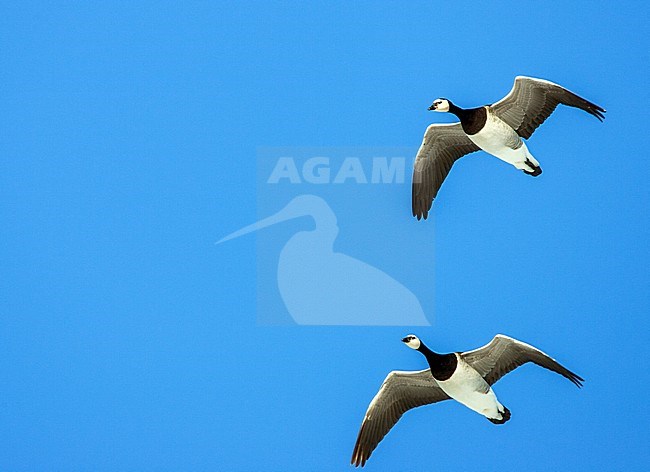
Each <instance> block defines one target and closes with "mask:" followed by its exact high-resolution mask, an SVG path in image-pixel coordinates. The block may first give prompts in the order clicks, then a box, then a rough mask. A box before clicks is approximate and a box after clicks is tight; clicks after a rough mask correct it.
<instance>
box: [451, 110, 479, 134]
mask: <svg viewBox="0 0 650 472" xmlns="http://www.w3.org/2000/svg"><path fill="white" fill-rule="evenodd" d="M449 113H453V114H454V115H456V116H457V117H458V119H459V120H460V124H461V125H462V126H463V131H465V133H467V134H469V135H473V134H476V133H478V132H479V131H481V129H483V126H484V125H485V122H486V120H487V110H486V109H485V107H478V108H469V109H467V110H466V109H464V108H460V107H457V106H456V105H454V104H453V103H451V102H449Z"/></svg>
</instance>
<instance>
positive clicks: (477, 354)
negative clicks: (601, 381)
mask: <svg viewBox="0 0 650 472" xmlns="http://www.w3.org/2000/svg"><path fill="white" fill-rule="evenodd" d="M461 355H462V356H463V358H464V359H465V361H467V363H468V364H470V365H471V366H472V367H474V369H476V371H477V372H478V373H479V374H481V376H482V377H483V378H484V379H485V381H486V382H487V383H488V384H490V385H492V384H494V383H496V381H497V380H499V379H500V378H501V377H503V376H504V375H506V374H507V373H508V372H511V371H513V370H514V369H516V368H517V367H519V366H521V365H524V364H525V363H527V362H533V363H535V364H537V365H538V366H541V367H544V368H546V369H549V370H552V371H553V372H556V373H558V374H560V375H562V376H564V377H566V378H567V379H569V380H570V381H571V382H573V383H574V384H576V385H577V386H578V387H582V382H584V379H583V378H582V377H580V376H579V375H577V374H574V373H573V372H571V371H570V370H569V369H567V368H566V367H563V366H562V365H560V364H559V363H558V362H557V361H556V360H555V359H553V358H551V357H550V356H548V355H547V354H544V353H543V352H542V351H540V350H539V349H537V348H535V347H533V346H531V345H530V344H526V343H523V342H521V341H517V340H516V339H513V338H510V337H508V336H504V335H503V334H497V335H496V336H495V337H494V339H493V340H492V341H490V342H489V343H488V344H486V345H485V346H483V347H480V348H478V349H474V350H473V351H467V352H463V353H462V354H461Z"/></svg>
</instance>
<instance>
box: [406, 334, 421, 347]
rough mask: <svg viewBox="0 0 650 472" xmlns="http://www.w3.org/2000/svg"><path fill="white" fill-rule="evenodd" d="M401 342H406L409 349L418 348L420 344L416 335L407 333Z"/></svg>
mask: <svg viewBox="0 0 650 472" xmlns="http://www.w3.org/2000/svg"><path fill="white" fill-rule="evenodd" d="M402 342H403V343H404V344H406V345H407V346H408V347H410V348H411V349H416V350H417V349H420V345H421V344H422V343H421V342H420V340H419V339H418V337H417V336H415V335H413V334H409V335H407V336H406V337H405V338H403V339H402Z"/></svg>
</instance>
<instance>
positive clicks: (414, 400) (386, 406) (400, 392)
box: [350, 369, 449, 467]
mask: <svg viewBox="0 0 650 472" xmlns="http://www.w3.org/2000/svg"><path fill="white" fill-rule="evenodd" d="M447 399H449V397H448V396H447V394H446V393H445V392H443V391H442V389H441V388H440V387H439V386H438V384H437V383H436V381H435V379H434V378H433V376H432V375H431V370H429V369H425V370H420V371H415V372H401V371H393V372H391V373H390V374H388V376H387V377H386V380H384V383H383V384H382V386H381V388H380V389H379V392H378V393H377V395H375V398H373V399H372V401H371V402H370V405H369V406H368V410H367V411H366V415H365V416H364V418H363V422H362V423H361V429H360V430H359V435H358V436H357V442H356V444H355V445H354V451H352V459H351V460H350V463H351V464H353V465H354V466H355V467H358V466H359V465H360V466H361V467H363V466H364V465H365V464H366V461H367V460H368V458H369V457H370V455H371V454H372V451H374V450H375V448H376V447H377V444H379V441H381V440H382V439H383V437H384V436H386V434H387V433H388V431H390V429H391V428H392V427H393V426H394V425H395V423H397V421H398V420H399V419H400V418H401V417H402V415H403V414H404V413H405V412H407V411H408V410H410V409H411V408H415V407H418V406H422V405H427V404H429V403H436V402H440V401H442V400H447Z"/></svg>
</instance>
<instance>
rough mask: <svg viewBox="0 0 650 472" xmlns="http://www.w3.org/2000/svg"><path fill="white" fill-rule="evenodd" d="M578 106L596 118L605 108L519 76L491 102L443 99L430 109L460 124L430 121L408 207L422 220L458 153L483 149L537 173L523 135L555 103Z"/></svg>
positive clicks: (546, 83) (539, 169) (533, 173)
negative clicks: (457, 102) (467, 105)
mask: <svg viewBox="0 0 650 472" xmlns="http://www.w3.org/2000/svg"><path fill="white" fill-rule="evenodd" d="M559 104H563V105H568V106H571V107H576V108H581V109H583V110H584V111H586V112H587V113H589V114H591V115H593V116H595V117H596V118H598V119H599V120H600V121H603V119H604V118H605V115H604V114H603V113H605V110H604V109H603V108H601V107H599V106H598V105H596V104H594V103H591V102H589V101H587V100H585V99H584V98H581V97H579V96H577V95H576V94H574V93H573V92H570V91H568V90H567V89H565V88H564V87H561V86H559V85H557V84H554V83H553V82H549V81H547V80H542V79H534V78H532V77H524V76H518V77H517V78H515V84H514V86H513V87H512V90H510V93H509V94H508V95H506V96H505V97H504V98H502V99H501V100H499V101H498V102H496V103H494V104H492V105H486V106H483V107H478V108H469V109H463V108H460V107H458V106H456V105H454V104H453V103H452V102H451V101H450V100H448V99H446V98H438V99H436V100H435V101H434V102H433V104H432V105H431V106H430V107H429V110H433V111H437V112H449V113H453V114H454V115H456V116H457V117H458V118H459V119H460V122H459V123H451V124H433V125H430V126H429V127H428V128H427V130H426V132H425V133H424V140H423V141H422V145H421V146H420V149H419V150H418V153H417V156H416V158H415V165H414V171H413V189H412V209H413V216H415V217H416V218H417V219H418V220H419V219H421V218H424V219H426V218H427V216H428V214H429V210H430V209H431V205H432V204H433V200H434V198H436V195H437V194H438V190H440V186H441V185H442V182H443V181H444V180H445V177H447V174H448V173H449V170H450V169H451V166H452V165H453V164H454V162H455V161H456V160H457V159H459V158H461V157H462V156H464V155H466V154H469V153H472V152H475V151H479V150H483V151H485V152H487V153H488V154H492V155H493V156H495V157H498V158H499V159H501V160H502V161H505V162H507V163H508V164H512V165H513V166H515V167H516V168H517V169H520V170H522V171H524V172H525V173H526V174H528V175H532V176H538V175H539V174H541V173H542V168H541V167H540V166H539V162H537V160H536V159H535V158H534V157H533V156H532V154H531V153H530V151H529V150H528V148H527V147H526V144H525V143H524V142H523V140H522V139H528V138H530V136H531V135H532V134H533V132H534V131H535V130H536V129H537V127H538V126H539V125H541V124H542V123H543V122H544V121H545V120H546V118H548V117H549V116H550V115H551V113H553V111H554V110H555V108H556V107H557V106H558V105H559Z"/></svg>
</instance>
